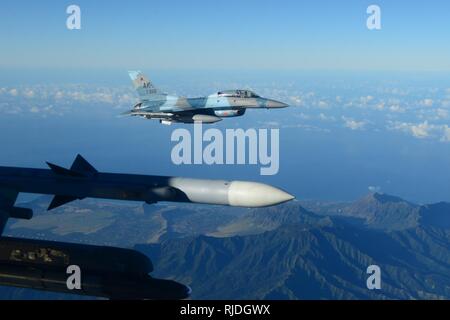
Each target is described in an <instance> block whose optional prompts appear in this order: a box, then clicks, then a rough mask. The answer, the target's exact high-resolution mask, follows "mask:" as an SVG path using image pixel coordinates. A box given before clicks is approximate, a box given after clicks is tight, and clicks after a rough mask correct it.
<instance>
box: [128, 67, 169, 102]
mask: <svg viewBox="0 0 450 320" xmlns="http://www.w3.org/2000/svg"><path fill="white" fill-rule="evenodd" d="M128 74H129V75H130V78H131V80H132V81H133V86H134V88H135V89H136V91H137V93H138V94H139V97H140V99H141V100H157V99H161V98H164V97H165V96H166V94H165V93H163V92H161V91H160V90H158V89H156V88H155V87H154V86H153V83H152V82H151V81H150V80H149V79H148V78H147V77H146V76H145V75H144V74H143V73H142V72H141V71H128Z"/></svg>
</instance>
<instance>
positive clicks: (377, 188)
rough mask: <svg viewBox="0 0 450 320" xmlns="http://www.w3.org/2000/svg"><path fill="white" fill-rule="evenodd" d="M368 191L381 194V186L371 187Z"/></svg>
mask: <svg viewBox="0 0 450 320" xmlns="http://www.w3.org/2000/svg"><path fill="white" fill-rule="evenodd" d="M368 189H369V191H370V192H380V191H381V187H380V186H369V187H368Z"/></svg>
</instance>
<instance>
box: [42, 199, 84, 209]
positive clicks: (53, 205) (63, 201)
mask: <svg viewBox="0 0 450 320" xmlns="http://www.w3.org/2000/svg"><path fill="white" fill-rule="evenodd" d="M75 200H78V198H75V197H69V196H58V195H56V196H54V197H53V200H52V202H50V204H49V206H48V208H47V211H50V210H53V209H55V208H58V207H61V206H63V205H65V204H66V203H69V202H72V201H75Z"/></svg>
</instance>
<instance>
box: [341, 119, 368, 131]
mask: <svg viewBox="0 0 450 320" xmlns="http://www.w3.org/2000/svg"><path fill="white" fill-rule="evenodd" d="M342 120H344V126H345V127H346V128H349V129H352V130H360V129H364V126H365V125H366V122H365V121H356V120H354V119H352V118H347V117H342Z"/></svg>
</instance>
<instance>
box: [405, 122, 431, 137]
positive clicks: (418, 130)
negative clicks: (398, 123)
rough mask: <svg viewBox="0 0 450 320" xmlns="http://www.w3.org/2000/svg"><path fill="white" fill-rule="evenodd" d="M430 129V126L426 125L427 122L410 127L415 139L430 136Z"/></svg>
mask: <svg viewBox="0 0 450 320" xmlns="http://www.w3.org/2000/svg"><path fill="white" fill-rule="evenodd" d="M431 128H432V126H430V125H429V124H428V121H425V122H423V123H420V124H418V125H412V126H410V130H411V133H412V135H413V136H414V137H416V138H427V137H428V136H429V135H430V132H429V131H430V129H431Z"/></svg>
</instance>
